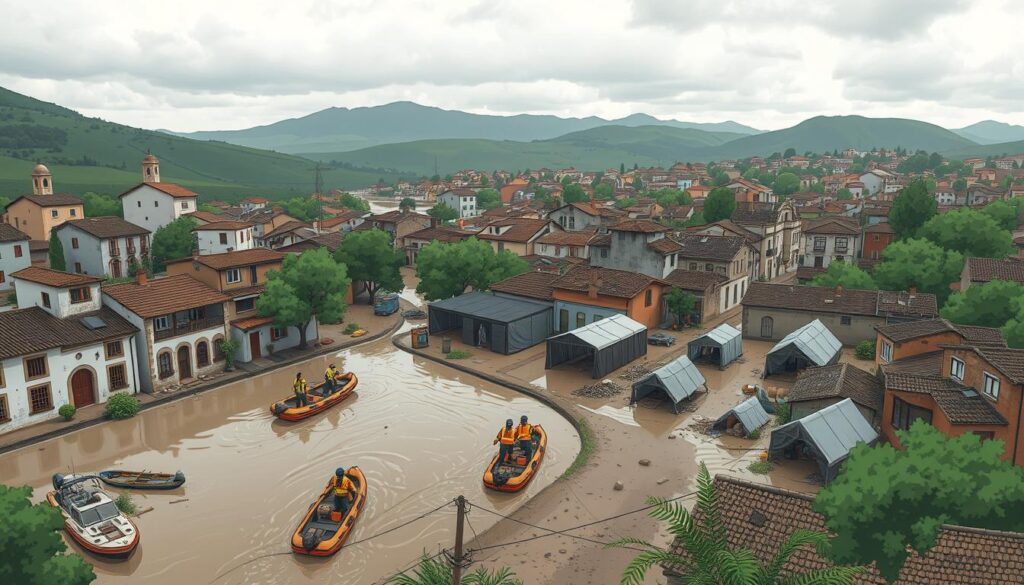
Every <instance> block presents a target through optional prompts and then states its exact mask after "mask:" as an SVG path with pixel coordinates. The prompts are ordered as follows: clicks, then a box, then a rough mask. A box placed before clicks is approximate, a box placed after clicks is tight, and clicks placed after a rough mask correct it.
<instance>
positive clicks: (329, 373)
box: [324, 368, 338, 380]
mask: <svg viewBox="0 0 1024 585" xmlns="http://www.w3.org/2000/svg"><path fill="white" fill-rule="evenodd" d="M337 375H338V372H335V371H334V370H333V369H331V368H327V371H325V372H324V379H325V380H333V379H334V377H335V376H337Z"/></svg>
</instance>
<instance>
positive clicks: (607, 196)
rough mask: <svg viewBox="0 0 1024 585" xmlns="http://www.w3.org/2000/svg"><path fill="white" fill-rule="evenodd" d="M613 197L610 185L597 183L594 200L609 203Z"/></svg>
mask: <svg viewBox="0 0 1024 585" xmlns="http://www.w3.org/2000/svg"><path fill="white" fill-rule="evenodd" d="M614 197H615V188H614V187H612V186H611V184H610V183H598V184H597V185H596V186H595V187H594V199H599V200H601V201H610V200H612V199H613V198H614Z"/></svg>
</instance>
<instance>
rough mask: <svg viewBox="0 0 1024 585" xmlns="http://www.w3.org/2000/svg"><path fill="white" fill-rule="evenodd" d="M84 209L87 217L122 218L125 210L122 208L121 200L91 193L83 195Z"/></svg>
mask: <svg viewBox="0 0 1024 585" xmlns="http://www.w3.org/2000/svg"><path fill="white" fill-rule="evenodd" d="M82 209H83V211H84V212H85V217H106V216H111V215H113V216H117V217H122V216H123V214H124V209H123V208H122V207H121V200H120V199H116V198H114V197H108V196H107V195H100V194H98V193H93V192H91V191H89V192H87V193H85V194H84V195H82Z"/></svg>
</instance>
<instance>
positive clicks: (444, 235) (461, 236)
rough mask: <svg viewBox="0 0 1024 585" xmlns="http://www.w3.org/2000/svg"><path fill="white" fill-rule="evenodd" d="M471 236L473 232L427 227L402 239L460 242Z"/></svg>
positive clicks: (442, 227) (444, 227) (445, 227)
mask: <svg viewBox="0 0 1024 585" xmlns="http://www.w3.org/2000/svg"><path fill="white" fill-rule="evenodd" d="M472 235H473V232H467V231H465V230H460V229H456V228H452V227H447V226H443V225H441V226H437V227H428V228H423V229H421V230H418V231H415V232H412V233H411V234H406V235H405V236H404V239H405V240H406V241H409V240H410V239H413V240H428V241H440V242H461V241H462V240H465V239H466V238H468V237H470V236H472Z"/></svg>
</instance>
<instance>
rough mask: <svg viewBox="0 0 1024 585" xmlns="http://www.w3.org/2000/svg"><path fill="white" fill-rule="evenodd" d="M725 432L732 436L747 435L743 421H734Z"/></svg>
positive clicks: (741, 436)
mask: <svg viewBox="0 0 1024 585" xmlns="http://www.w3.org/2000/svg"><path fill="white" fill-rule="evenodd" d="M725 433H726V434H727V435H732V436H734V437H740V438H744V437H746V436H747V429H745V428H743V423H736V424H734V425H732V428H731V429H729V430H727V431H725Z"/></svg>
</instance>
